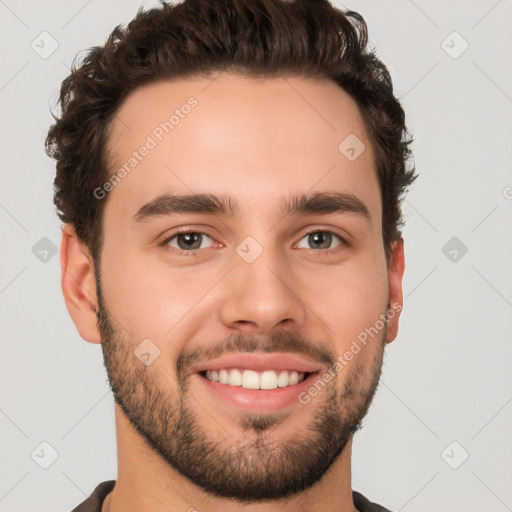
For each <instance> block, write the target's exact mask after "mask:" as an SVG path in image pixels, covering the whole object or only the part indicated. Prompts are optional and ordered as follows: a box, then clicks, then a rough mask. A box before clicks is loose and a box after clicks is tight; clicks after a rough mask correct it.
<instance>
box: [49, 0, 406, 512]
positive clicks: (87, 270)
mask: <svg viewBox="0 0 512 512" xmlns="http://www.w3.org/2000/svg"><path fill="white" fill-rule="evenodd" d="M366 45H367V33H366V25H365V22H364V20H363V18H362V17H361V16H360V15H359V14H357V13H354V12H346V13H343V12H342V11H340V10H337V9H335V8H334V7H333V6H332V5H330V4H329V3H328V2H327V1H326V0H299V1H296V2H293V1H292V2H290V1H285V0H231V1H225V0H222V1H221V0H214V1H212V0H185V1H184V2H183V3H181V4H178V5H175V6H173V5H167V4H163V5H162V7H161V8H157V9H152V10H150V11H146V12H144V11H142V10H140V11H139V13H138V14H137V16H136V18H135V19H134V20H133V21H132V22H131V23H130V24H129V25H128V27H125V28H122V27H117V28H116V29H115V30H114V32H113V33H112V34H111V36H110V38H109V39H108V41H107V42H106V44H105V46H103V47H96V48H93V49H91V50H90V51H89V53H88V54H87V56H86V58H85V59H84V61H83V62H82V63H81V64H80V66H78V67H76V66H75V67H73V69H72V73H71V75H70V76H69V77H68V78H66V80H65V81H64V82H63V84H62V89H61V95H60V103H61V108H62V113H61V116H60V117H58V118H56V123H55V124H54V125H53V126H52V127H51V129H50V131H49V134H48V139H47V151H48V153H49V154H50V155H51V156H52V157H53V158H55V159H56V161H57V176H56V179H55V204H56V206H57V208H58V210H59V216H60V218H61V220H62V221H63V223H64V226H63V230H62V244H61V264H62V289H63V293H64V296H65V300H66V305H67V308H68V311H69V313H70V315H71V317H72V319H73V321H74V323H75V325H76V327H77V329H78V332H79V333H80V335H81V336H82V338H84V339H85V340H87V341H89V342H91V343H98V344H101V347H102V350H103V354H104V361H105V367H106V370H107V374H108V377H109V381H110V384H111V387H112V391H113V394H114V397H115V402H116V410H115V417H116V433H117V448H118V477H117V479H116V480H115V481H114V480H111V481H107V482H103V483H101V484H99V485H98V486H97V488H96V489H95V490H94V492H93V493H92V495H91V496H90V497H89V498H88V499H87V500H86V501H85V502H84V503H82V504H81V505H80V506H78V507H77V508H76V509H75V511H80V512H85V511H91V512H92V511H103V512H121V511H122V512H135V511H147V512H149V511H151V512H160V511H164V510H165V511H187V510H188V511H203V510H204V511H211V512H217V511H223V512H224V511H229V512H231V511H239V510H244V511H247V512H250V511H256V510H257V511H278V510H279V511H313V510H323V511H341V510H343V511H356V510H358V511H360V512H363V511H365V512H366V511H383V510H386V509H385V508H383V507H381V506H379V505H376V504H374V503H371V502H370V500H368V499H367V498H365V497H364V496H363V495H362V494H360V493H358V492H356V491H355V490H352V486H351V447H352V438H353V435H354V433H355V432H356V431H357V430H358V429H359V428H360V427H361V422H362V419H363V418H364V416H365V414H366V412H367V410H368V408H369V406H370V403H371V401H372V398H373V396H374V394H375V391H376V389H377V386H378V382H379V377H380V373H381V367H382V361H383V353H384V347H385V345H386V343H389V342H391V341H393V340H394V339H395V338H396V336H397V331H398V320H399V316H400V312H401V309H402V276H403V272H404V253H403V240H402V237H401V232H400V227H401V224H402V222H401V212H400V201H401V199H402V197H403V194H404V192H405V189H406V187H407V186H408V185H410V184H411V183H412V181H413V180H414V179H415V177H416V175H415V174H414V169H413V168H408V167H407V160H408V158H409V157H410V151H409V149H408V145H409V143H410V140H407V139H406V137H405V136H406V134H407V131H406V127H405V123H404V112H403V110H402V108H401V106H400V104H399V102H398V101H397V99H396V98H395V97H394V95H393V89H392V85H391V80H390V77H389V74H388V72H387V70H386V68H385V67H384V65H383V64H382V63H381V62H380V61H379V60H378V59H377V58H376V57H375V55H374V54H373V53H372V52H370V51H369V50H367V48H366Z"/></svg>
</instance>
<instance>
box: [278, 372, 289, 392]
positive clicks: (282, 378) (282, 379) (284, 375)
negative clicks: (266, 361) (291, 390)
mask: <svg viewBox="0 0 512 512" xmlns="http://www.w3.org/2000/svg"><path fill="white" fill-rule="evenodd" d="M289 380H290V377H289V376H288V372H286V371H284V372H281V373H280V374H279V377H278V378H277V385H278V386H279V387H280V388H284V387H286V386H288V382H289Z"/></svg>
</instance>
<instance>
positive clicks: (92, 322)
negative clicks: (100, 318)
mask: <svg viewBox="0 0 512 512" xmlns="http://www.w3.org/2000/svg"><path fill="white" fill-rule="evenodd" d="M60 266H61V286H62V293H63V294H64V300H65V302H66V307H67V309H68V312H69V314H70V315H71V318H72V319H73V322H74V324H75V325H76V328H77V329H78V332H79V333H80V336H81V337H82V338H83V339H84V340H86V341H89V342H90V343H101V335H100V331H99V329H98V322H97V318H96V311H97V310H98V300H97V297H96V282H95V280H94V263H93V260H92V257H91V256H90V254H89V251H88V249H87V247H86V246H85V244H84V243H83V242H82V241H81V240H79V238H78V237H77V235H76V233H75V230H74V229H73V227H72V226H71V225H69V224H66V225H65V226H64V227H63V229H62V240H61V244H60Z"/></svg>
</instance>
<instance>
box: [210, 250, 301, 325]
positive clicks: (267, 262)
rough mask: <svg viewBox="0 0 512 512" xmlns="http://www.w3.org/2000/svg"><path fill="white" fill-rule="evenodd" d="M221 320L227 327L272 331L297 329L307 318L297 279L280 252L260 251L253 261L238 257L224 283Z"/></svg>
mask: <svg viewBox="0 0 512 512" xmlns="http://www.w3.org/2000/svg"><path fill="white" fill-rule="evenodd" d="M223 295H224V297H223V302H222V306H221V311H220V315H221V320H222V322H223V323H224V325H226V326H227V327H228V328H230V329H234V330H238V331H241V332H247V333H251V334H265V335H269V334H271V333H272V332H273V331H274V330H275V329H276V328H281V327H287V328H289V329H293V330H298V329H300V328H301V327H302V326H303V325H304V323H305V321H306V313H307V306H306V305H305V303H304V302H303V300H304V299H303V297H302V295H303V294H302V290H300V279H297V278H296V276H295V274H294V272H293V270H292V269H291V268H290V266H289V263H288V262H286V261H283V260H282V259H280V258H279V254H270V251H263V253H262V254H261V255H260V256H259V257H258V258H257V259H256V260H255V261H253V262H252V263H247V262H245V261H243V260H239V261H237V262H236V263H235V268H234V269H233V270H232V271H231V272H230V273H229V275H228V276H227V278H226V280H225V282H224V283H223Z"/></svg>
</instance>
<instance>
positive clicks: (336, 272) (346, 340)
mask: <svg viewBox="0 0 512 512" xmlns="http://www.w3.org/2000/svg"><path fill="white" fill-rule="evenodd" d="M302 287H303V292H302V298H303V300H304V302H305V303H306V304H307V305H308V307H310V308H311V310H312V311H313V312H314V313H315V314H316V315H317V316H318V317H319V318H321V319H322V321H323V322H324V323H325V324H326V325H328V326H329V328H330V329H331V330H330V331H329V335H330V336H332V337H333V339H334V340H335V342H336V345H337V346H336V349H337V350H338V351H344V350H345V349H346V347H347V346H350V344H351V342H352V341H353V340H354V339H356V338H357V337H358V336H359V335H360V333H361V332H364V331H365V329H369V328H371V327H372V326H375V324H376V322H377V320H378V319H379V318H380V316H379V315H380V314H381V313H384V312H385V310H386V306H387V297H388V282H387V274H386V272H385V268H383V267H382V265H380V264H379V263H378V262H377V260H372V259H371V258H368V259H359V260H356V259H355V258H354V259H353V260H351V261H347V262H345V263H343V264H342V265H339V266H331V267H328V266H326V267H323V268H320V267H319V266H317V267H316V268H315V269H314V270H313V269H312V270H311V271H310V273H309V274H308V273H305V274H303V284H302ZM378 326H380V327H382V326H381V322H379V324H378ZM380 335H381V333H380V332H379V336H380Z"/></svg>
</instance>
